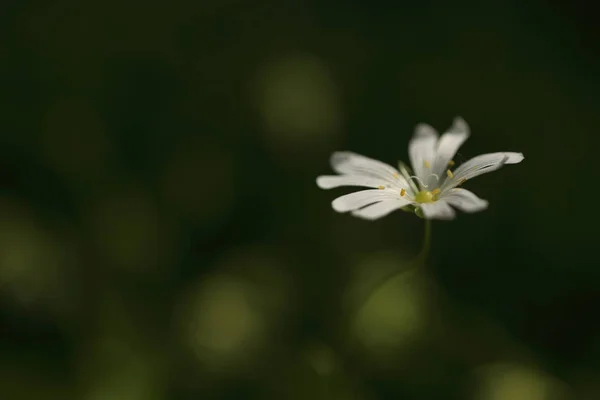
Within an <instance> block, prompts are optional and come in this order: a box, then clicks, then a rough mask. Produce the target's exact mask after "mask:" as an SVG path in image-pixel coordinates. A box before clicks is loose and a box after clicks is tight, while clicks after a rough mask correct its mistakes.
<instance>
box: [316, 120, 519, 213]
mask: <svg viewBox="0 0 600 400" xmlns="http://www.w3.org/2000/svg"><path fill="white" fill-rule="evenodd" d="M468 137H469V126H468V125H467V123H466V122H465V121H464V120H463V119H462V118H460V117H456V118H455V119H454V122H453V124H452V126H451V127H450V129H449V130H448V131H447V132H446V133H444V134H443V135H442V136H441V137H438V134H437V132H436V131H435V129H433V128H432V127H431V126H429V125H427V124H419V125H417V127H416V129H415V134H414V136H413V138H412V139H411V140H410V142H409V144H408V154H409V158H410V162H411V164H412V167H413V171H409V170H408V168H407V167H406V166H405V165H404V164H403V163H399V169H398V170H397V169H396V168H394V167H392V166H390V165H388V164H385V163H383V162H381V161H377V160H373V159H371V158H368V157H365V156H361V155H359V154H356V153H352V152H347V151H344V152H335V153H333V155H332V156H331V166H332V168H333V170H334V171H335V172H337V173H338V174H339V175H326V176H319V177H318V178H317V185H318V186H319V187H320V188H322V189H332V188H335V187H339V186H363V187H368V188H372V189H368V190H362V191H359V192H354V193H350V194H347V195H344V196H341V197H338V198H337V199H335V200H334V201H333V202H332V206H333V209H334V210H335V211H338V212H351V213H352V215H354V216H357V217H361V218H365V219H370V220H374V219H377V218H381V217H383V216H385V215H387V214H389V213H391V212H392V211H395V210H398V209H403V210H411V211H412V210H414V211H415V212H417V214H418V215H422V216H423V217H424V218H427V219H453V218H454V217H455V211H454V208H456V209H458V210H461V211H463V212H468V213H472V212H477V211H482V210H484V209H486V208H487V206H488V202H487V201H486V200H483V199H480V198H479V197H477V196H476V195H475V194H474V193H473V192H470V191H468V190H466V189H463V188H460V187H459V186H461V185H462V184H464V183H465V182H466V181H467V180H469V179H472V178H475V177H476V176H479V175H481V174H485V173H486V172H491V171H495V170H497V169H499V168H500V167H502V166H503V165H504V164H517V163H520V162H521V161H522V160H523V158H524V157H523V154H522V153H513V152H501V153H489V154H482V155H480V156H477V157H474V158H472V159H470V160H469V161H467V162H465V163H464V164H462V165H460V166H458V167H457V168H456V169H455V170H454V171H453V170H452V167H453V166H454V161H453V160H452V158H453V157H454V155H455V154H456V152H457V151H458V149H459V147H460V146H461V145H462V144H463V143H464V142H465V140H467V138H468Z"/></svg>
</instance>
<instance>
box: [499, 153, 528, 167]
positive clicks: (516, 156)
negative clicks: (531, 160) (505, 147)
mask: <svg viewBox="0 0 600 400" xmlns="http://www.w3.org/2000/svg"><path fill="white" fill-rule="evenodd" d="M505 156H506V161H504V163H505V164H518V163H520V162H521V161H523V160H524V159H525V156H524V155H523V153H505Z"/></svg>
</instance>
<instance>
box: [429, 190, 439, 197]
mask: <svg viewBox="0 0 600 400" xmlns="http://www.w3.org/2000/svg"><path fill="white" fill-rule="evenodd" d="M440 193H441V190H440V189H433V190H432V191H431V194H432V195H434V196H436V195H438V194H440Z"/></svg>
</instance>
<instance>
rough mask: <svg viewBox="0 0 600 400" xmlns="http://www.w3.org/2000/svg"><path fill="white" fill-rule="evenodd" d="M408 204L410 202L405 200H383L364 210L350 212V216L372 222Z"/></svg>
mask: <svg viewBox="0 0 600 400" xmlns="http://www.w3.org/2000/svg"><path fill="white" fill-rule="evenodd" d="M410 203H412V202H411V201H410V200H406V199H390V200H384V201H380V202H379V203H375V204H371V205H370V206H367V207H365V208H361V209H360V210H355V211H352V215H354V216H355V217H360V218H364V219H370V220H374V219H378V218H381V217H385V216H386V215H388V214H389V213H391V212H392V211H395V210H398V209H400V208H402V207H404V206H407V205H409V204H410Z"/></svg>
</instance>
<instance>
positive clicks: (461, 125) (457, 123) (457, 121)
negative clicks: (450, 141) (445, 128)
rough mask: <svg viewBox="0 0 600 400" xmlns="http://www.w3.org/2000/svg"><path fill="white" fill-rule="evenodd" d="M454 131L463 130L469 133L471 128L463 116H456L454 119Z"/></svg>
mask: <svg viewBox="0 0 600 400" xmlns="http://www.w3.org/2000/svg"><path fill="white" fill-rule="evenodd" d="M452 131H454V132H462V133H465V134H467V135H469V134H470V131H471V130H470V128H469V125H468V124H467V121H465V120H464V119H463V118H462V117H461V116H456V117H454V120H453V121H452Z"/></svg>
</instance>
